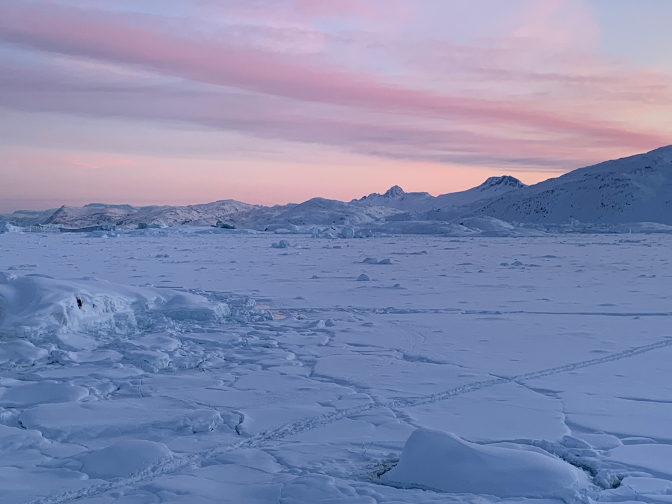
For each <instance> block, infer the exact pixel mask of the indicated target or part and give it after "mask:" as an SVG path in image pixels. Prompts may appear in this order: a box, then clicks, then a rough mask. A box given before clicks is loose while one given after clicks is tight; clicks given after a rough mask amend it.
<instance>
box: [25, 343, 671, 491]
mask: <svg viewBox="0 0 672 504" xmlns="http://www.w3.org/2000/svg"><path fill="white" fill-rule="evenodd" d="M668 346H672V337H668V338H666V339H664V340H661V341H658V342H656V343H651V344H648V345H643V346H639V347H634V348H630V349H628V350H624V351H622V352H618V353H614V354H611V355H607V356H604V357H598V358H595V359H588V360H584V361H580V362H575V363H571V364H565V365H562V366H556V367H551V368H546V369H542V370H539V371H534V372H530V373H524V374H520V375H515V376H510V377H501V378H494V379H491V380H483V381H478V382H473V383H469V384H466V385H461V386H459V387H454V388H452V389H448V390H444V391H442V392H438V393H435V394H428V395H425V396H421V397H417V398H415V399H413V398H410V399H394V400H391V401H385V402H372V403H369V404H365V405H362V406H356V407H352V408H348V409H344V410H340V411H335V412H333V413H326V414H323V415H320V416H316V417H311V418H306V419H303V420H299V421H296V422H292V423H289V424H285V425H282V426H280V427H277V428H275V429H271V430H268V431H264V432H260V433H258V434H255V435H253V436H251V437H249V438H247V439H245V440H242V441H240V442H238V443H233V444H230V445H225V446H218V447H214V448H210V449H208V450H204V451H201V452H197V453H192V454H190V455H186V456H183V457H179V458H170V459H162V460H159V461H157V462H156V463H154V464H153V465H152V466H150V467H148V468H147V469H144V470H142V471H139V472H136V473H134V474H131V475H130V476H127V477H124V478H119V479H117V480H115V481H110V482H105V483H101V484H98V485H92V486H89V487H86V488H82V489H80V490H72V491H64V492H61V493H58V494H55V495H52V496H48V497H44V498H39V499H36V500H32V501H30V502H28V503H26V504H67V503H70V502H75V501H77V500H80V499H84V498H87V497H94V496H97V495H101V494H103V493H105V492H109V491H111V490H115V489H118V488H121V487H126V486H133V485H136V484H138V483H143V482H145V481H149V480H152V479H154V478H156V477H159V476H162V475H165V474H170V473H174V472H177V471H179V470H181V469H185V468H187V467H192V466H196V465H198V464H199V463H202V462H204V461H206V460H208V459H210V458H212V457H215V456H217V455H221V454H225V453H231V452H234V451H238V450H244V449H253V448H261V447H263V446H265V445H267V444H269V443H272V442H274V441H281V440H283V439H285V438H287V437H290V436H293V435H296V434H301V433H303V432H308V431H311V430H314V429H317V428H319V427H323V426H326V425H329V424H331V423H334V422H337V421H339V420H341V419H343V418H347V417H349V416H352V415H357V414H360V413H364V412H366V411H370V410H373V409H379V408H390V409H396V408H410V407H416V406H423V405H425V404H434V403H437V402H440V401H445V400H447V399H450V398H451V397H455V396H460V395H464V394H469V393H471V392H476V391H478V390H482V389H484V388H489V387H493V386H496V385H501V384H506V383H516V382H522V381H527V380H534V379H537V378H543V377H547V376H552V375H556V374H561V373H567V372H570V371H575V370H577V369H583V368H587V367H591V366H597V365H600V364H606V363H608V362H614V361H619V360H623V359H627V358H630V357H635V356H637V355H641V354H644V353H647V352H651V351H653V350H658V349H661V348H665V347H668Z"/></svg>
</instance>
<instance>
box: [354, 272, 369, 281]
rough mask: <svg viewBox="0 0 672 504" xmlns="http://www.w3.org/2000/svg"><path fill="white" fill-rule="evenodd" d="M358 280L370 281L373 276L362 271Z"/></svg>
mask: <svg viewBox="0 0 672 504" xmlns="http://www.w3.org/2000/svg"><path fill="white" fill-rule="evenodd" d="M357 281H358V282H370V281H371V277H370V276H369V275H367V274H366V273H362V274H361V275H359V276H358V277H357Z"/></svg>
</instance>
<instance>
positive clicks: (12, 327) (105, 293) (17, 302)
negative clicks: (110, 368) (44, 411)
mask: <svg viewBox="0 0 672 504" xmlns="http://www.w3.org/2000/svg"><path fill="white" fill-rule="evenodd" d="M230 314H231V311H230V309H229V307H228V305H227V304H226V303H224V302H220V301H209V300H207V299H206V298H205V297H203V296H200V295H196V294H190V293H183V292H175V291H162V292H160V293H159V292H158V291H157V290H156V289H153V288H150V287H146V288H142V287H132V286H122V285H116V284H113V283H110V282H105V281H101V280H97V279H91V278H85V279H78V280H57V279H55V278H53V277H49V276H46V275H23V276H21V275H11V274H6V273H0V336H5V337H9V338H12V337H21V338H26V339H28V340H30V341H32V342H36V341H38V340H40V339H42V338H46V337H48V336H55V337H56V340H55V341H54V343H56V344H57V345H58V346H59V347H61V348H63V349H65V350H82V349H87V350H90V349H93V348H95V347H96V346H97V345H96V343H95V339H96V338H97V337H100V336H106V335H108V336H109V335H122V336H123V335H128V334H132V333H135V332H137V331H139V330H144V329H148V328H152V327H155V328H156V327H157V326H161V325H162V324H163V325H165V324H166V323H175V322H192V323H193V322H200V323H203V322H221V321H223V320H224V319H225V318H226V317H228V316H229V315H230ZM8 352H9V353H11V354H12V355H13V356H14V357H22V358H23V359H24V360H25V359H27V360H30V359H32V358H33V357H34V356H33V355H32V353H31V349H30V348H11V349H5V345H3V346H2V347H0V361H1V360H3V359H5V358H7V359H8V360H9V359H11V357H9V356H8V357H5V356H4V354H6V353H8ZM17 352H18V353H20V354H21V355H14V354H17ZM33 353H34V352H33ZM24 354H25V356H24Z"/></svg>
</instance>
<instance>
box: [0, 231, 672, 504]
mask: <svg viewBox="0 0 672 504" xmlns="http://www.w3.org/2000/svg"><path fill="white" fill-rule="evenodd" d="M101 236H102V237H101ZM281 239H285V240H286V241H287V242H288V243H289V246H280V245H281ZM273 244H275V245H276V247H273V246H272V245H273ZM671 246H672V237H671V236H670V235H666V234H660V235H656V234H648V235H647V234H630V235H625V234H620V235H581V234H567V235H549V236H542V237H533V238H532V237H530V238H526V237H518V238H504V237H502V238H493V237H490V238H486V237H479V238H442V237H433V236H403V237H399V236H387V237H377V238H370V239H341V240H328V239H316V238H311V237H310V236H307V235H282V236H280V235H272V234H247V233H241V232H238V231H227V230H215V229H203V228H171V229H166V230H158V229H149V230H144V231H124V232H121V233H119V236H117V237H109V238H106V237H105V235H104V233H103V234H99V235H98V236H97V237H96V236H95V235H94V236H87V235H77V234H39V233H32V234H31V233H6V234H3V235H1V236H0V302H1V304H0V311H1V315H0V316H1V317H2V318H0V452H1V453H2V458H1V459H0V493H1V499H0V501H1V502H2V503H3V504H4V503H7V504H15V503H16V504H23V503H27V502H44V503H66V502H81V503H87V504H93V503H96V504H108V503H110V504H111V503H115V504H131V503H133V504H139V503H143V504H144V503H155V502H161V503H178V502H179V503H208V504H209V503H221V502H250V503H254V502H260V503H261V502H264V503H265V502H281V503H283V504H298V503H319V502H330V503H336V502H354V503H387V502H389V503H392V502H457V501H459V502H463V501H467V502H484V501H485V502H495V501H498V500H499V498H500V497H505V498H507V499H513V500H516V501H522V500H529V501H539V499H546V500H548V499H558V500H562V501H565V502H588V499H592V500H595V501H596V500H600V501H604V502H625V501H630V500H639V501H645V502H669V501H672V465H671V463H670V460H672V434H671V432H672V430H670V427H669V426H670V425H671V424H672V385H670V381H669V362H670V358H671V357H672V348H671V347H672V339H671V337H672V329H670V328H671V327H672V324H670V321H671V319H672V303H671V299H672V290H671V288H670V280H671V279H672V267H671V265H670V261H671V260H672V256H670V248H671ZM367 279H368V280H367ZM418 429H422V430H421V431H418ZM427 429H429V431H430V432H431V431H440V432H439V434H431V435H426V436H424V438H423V436H420V435H417V436H415V438H417V439H419V441H418V443H416V444H415V445H413V446H409V447H408V450H409V452H408V453H409V459H408V460H409V463H407V464H404V463H399V466H398V468H394V469H392V470H391V471H390V469H391V468H392V467H394V466H395V465H396V464H397V462H398V461H399V458H400V457H401V458H402V462H403V460H404V457H405V456H406V455H402V452H403V451H404V447H405V444H406V442H407V440H409V438H410V437H411V435H412V434H413V433H414V432H420V433H423V432H428V431H427ZM440 433H446V435H445V436H443V435H442V434H440ZM448 434H449V435H450V437H446V436H448ZM432 436H433V437H432ZM437 436H438V437H437ZM441 436H443V437H441ZM422 439H434V440H436V439H439V441H432V443H429V444H426V445H425V444H423V442H424V441H422ZM442 443H444V444H445V445H446V446H447V447H448V448H446V450H448V451H447V452H441V451H440V448H441V446H443V445H442ZM456 447H458V448H459V449H460V450H462V452H463V453H464V457H465V458H464V459H463V460H465V461H467V460H468V459H469V457H471V456H473V455H474V454H477V455H478V456H479V457H481V459H482V460H485V459H484V457H485V456H482V454H483V453H486V454H487V455H488V457H490V456H491V455H490V454H491V453H495V455H492V457H491V458H490V459H487V461H489V462H488V463H483V464H480V465H478V466H475V467H476V469H475V471H480V472H478V473H476V474H477V475H479V474H480V476H479V477H476V478H474V479H475V481H476V482H477V483H478V482H480V481H482V482H483V484H482V487H479V485H478V484H476V486H472V487H455V486H451V484H448V483H450V481H451V474H450V472H449V471H448V472H441V471H442V467H444V465H443V464H442V461H446V467H448V466H449V464H448V462H450V461H451V460H453V461H454V457H453V458H452V459H451V453H453V452H451V451H450V450H455V449H456ZM465 447H466V448H465ZM425 453H426V454H427V455H426V457H425V456H424V454H425ZM530 454H534V455H530ZM538 456H541V457H547V459H548V460H549V461H552V464H550V462H549V464H550V466H549V467H550V469H548V471H549V472H548V473H547V474H550V476H548V479H547V481H548V482H549V484H548V485H547V488H545V489H544V490H543V491H538V490H537V489H532V490H529V488H528V487H529V485H527V486H526V485H525V481H524V479H525V475H526V474H527V473H526V472H525V471H524V470H523V469H524V468H525V467H526V466H525V464H526V463H528V462H529V461H530V460H532V461H534V460H537V459H535V458H534V457H538ZM497 457H499V458H497ZM547 459H543V460H547ZM423 460H426V461H431V464H430V462H427V467H426V468H424V466H423ZM492 460H494V461H495V462H492ZM497 460H499V461H500V462H496V461H497ZM516 461H522V462H520V463H518V462H516ZM498 464H499V465H498ZM506 464H508V466H509V468H511V467H513V469H516V468H518V469H520V470H515V471H512V472H511V474H513V476H511V478H514V479H517V483H516V485H513V486H512V487H511V488H513V489H512V490H509V489H505V490H502V489H503V488H504V486H506V484H505V483H502V482H501V481H502V480H501V478H500V476H501V474H500V472H501V471H500V470H501V469H502V467H503V465H506ZM516 464H518V465H516ZM558 464H564V466H562V467H561V468H559V469H557V471H556V469H555V468H556V467H560V466H559V465H558ZM404 466H413V467H415V468H416V469H417V468H418V467H420V469H421V470H420V471H415V472H421V473H422V475H421V476H423V477H424V476H427V478H425V479H426V480H425V479H422V478H420V476H417V475H415V474H414V471H413V470H403V468H404ZM423 468H424V469H423ZM395 471H396V473H397V474H396V475H395ZM432 471H434V472H436V474H433V473H432V474H429V473H430V472H432ZM437 471H438V472H437ZM576 471H579V473H576ZM388 473H389V477H388V476H386V475H388ZM399 473H403V474H399ZM575 473H576V474H578V476H577V477H576V478H575V479H572V478H573V475H574V474H575ZM507 474H508V473H507ZM530 474H532V473H530ZM545 474H546V473H545ZM534 475H535V476H534V477H537V476H536V473H534ZM563 475H564V476H563ZM567 475H569V476H572V477H571V478H570V477H569V476H567ZM392 476H394V478H392ZM429 476H433V477H429ZM560 476H563V478H564V479H562V478H560ZM565 476H566V477H565ZM418 478H420V479H418ZM464 478H465V476H463V477H462V479H464ZM421 479H422V480H421ZM584 480H585V481H584ZM446 481H447V482H448V483H445V484H444V482H446ZM545 481H546V480H545ZM556 481H561V482H562V484H560V483H558V487H557V488H555V487H551V486H552V485H553V484H555V483H554V482H556ZM567 481H568V482H569V483H565V482H567ZM549 485H550V486H549ZM561 487H562V488H561ZM451 488H458V491H459V492H461V493H451V491H452V490H451ZM465 488H466V490H465ZM507 488H508V487H507ZM521 489H522V490H521ZM498 492H499V493H498ZM516 492H519V493H516ZM535 492H537V493H538V495H537V494H535Z"/></svg>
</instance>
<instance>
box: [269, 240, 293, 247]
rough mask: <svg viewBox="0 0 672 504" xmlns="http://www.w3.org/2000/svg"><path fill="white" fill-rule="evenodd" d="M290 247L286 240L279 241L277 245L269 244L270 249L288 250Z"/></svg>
mask: <svg viewBox="0 0 672 504" xmlns="http://www.w3.org/2000/svg"><path fill="white" fill-rule="evenodd" d="M291 246H292V244H291V243H289V242H288V241H287V240H280V241H279V242H278V243H273V244H271V247H272V248H279V249H285V248H290V247H291Z"/></svg>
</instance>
